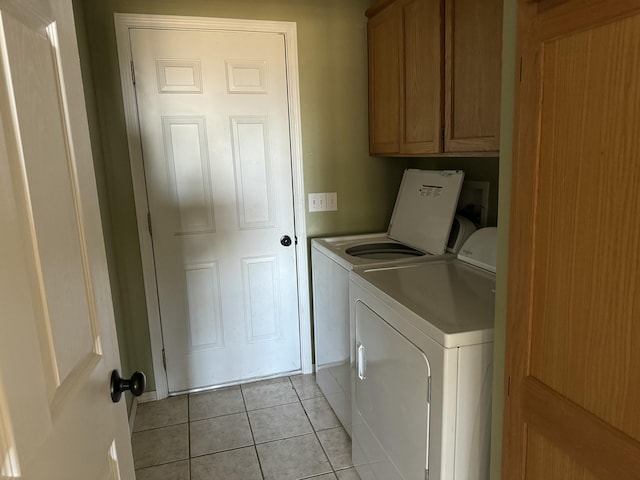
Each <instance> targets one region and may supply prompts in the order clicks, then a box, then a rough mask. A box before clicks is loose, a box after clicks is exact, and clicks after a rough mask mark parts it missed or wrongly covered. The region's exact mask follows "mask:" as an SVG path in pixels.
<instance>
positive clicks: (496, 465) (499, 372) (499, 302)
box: [491, 0, 517, 480]
mask: <svg viewBox="0 0 640 480" xmlns="http://www.w3.org/2000/svg"><path fill="white" fill-rule="evenodd" d="M503 19H504V23H503V30H502V98H501V112H500V118H501V129H500V194H499V198H498V272H497V276H496V278H497V281H496V320H495V332H494V344H493V348H494V351H493V362H494V364H493V415H492V429H491V430H492V431H491V480H500V478H501V472H500V464H501V461H502V414H503V410H504V365H505V360H504V359H505V357H504V352H505V325H506V318H507V312H506V310H507V267H508V263H509V262H508V258H509V209H510V202H511V157H512V155H511V152H512V150H513V118H514V95H515V72H516V55H515V53H516V27H517V2H515V1H514V0H504V10H503Z"/></svg>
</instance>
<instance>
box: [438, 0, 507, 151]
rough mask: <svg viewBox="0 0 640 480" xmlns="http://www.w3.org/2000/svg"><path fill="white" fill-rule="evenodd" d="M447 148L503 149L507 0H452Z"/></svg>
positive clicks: (448, 31)
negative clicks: (504, 12)
mask: <svg viewBox="0 0 640 480" xmlns="http://www.w3.org/2000/svg"><path fill="white" fill-rule="evenodd" d="M446 10H447V12H446V18H447V25H446V39H445V45H446V50H445V97H446V101H445V146H444V149H445V151H446V152H482V151H497V150H498V149H499V136H498V135H499V130H500V78H501V57H502V0H447V1H446Z"/></svg>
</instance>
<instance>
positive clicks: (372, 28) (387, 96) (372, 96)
mask: <svg viewBox="0 0 640 480" xmlns="http://www.w3.org/2000/svg"><path fill="white" fill-rule="evenodd" d="M400 28H401V25H400V16H399V14H398V9H397V8H396V5H395V4H394V5H390V6H388V7H387V8H385V9H384V10H382V11H381V12H379V13H378V14H376V15H375V16H374V17H372V18H370V19H369V23H368V25H367V32H368V45H369V151H370V153H371V154H372V155H375V154H383V155H384V154H397V153H399V151H400V103H399V99H400V79H401V63H400V61H401V47H400Z"/></svg>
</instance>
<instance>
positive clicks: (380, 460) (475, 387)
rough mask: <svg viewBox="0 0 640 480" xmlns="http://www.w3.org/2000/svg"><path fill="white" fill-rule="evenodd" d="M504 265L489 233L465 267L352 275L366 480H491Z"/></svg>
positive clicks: (479, 236)
mask: <svg viewBox="0 0 640 480" xmlns="http://www.w3.org/2000/svg"><path fill="white" fill-rule="evenodd" d="M463 252H464V253H463ZM495 259H496V229H495V228H484V229H480V230H478V231H477V232H476V233H474V234H473V235H472V236H471V237H470V238H469V240H467V242H465V244H464V245H463V247H462V250H461V253H460V254H458V258H457V259H440V260H436V261H433V262H422V263H413V264H411V263H408V264H402V265H390V266H376V267H364V268H357V269H354V270H353V271H352V272H351V275H350V286H349V288H350V292H349V295H350V301H349V303H350V309H351V323H352V325H353V330H352V342H351V343H352V344H353V345H354V347H353V350H352V365H353V369H354V374H353V375H352V378H353V382H352V409H353V412H352V453H353V461H354V465H355V467H356V469H357V471H358V473H359V475H360V477H361V478H362V480H424V479H425V478H429V479H430V480H486V479H488V478H489V447H490V430H491V428H490V427H491V389H492V378H493V375H492V369H493V323H494V296H495Z"/></svg>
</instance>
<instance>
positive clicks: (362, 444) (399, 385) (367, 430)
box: [352, 301, 431, 480]
mask: <svg viewBox="0 0 640 480" xmlns="http://www.w3.org/2000/svg"><path fill="white" fill-rule="evenodd" d="M355 331H356V375H355V387H354V399H353V419H352V420H353V427H352V428H353V435H352V440H353V462H354V465H355V466H356V469H357V471H358V473H359V475H360V477H361V478H362V480H424V478H425V470H427V469H428V468H429V464H428V451H429V443H428V442H429V413H430V412H429V408H430V406H429V397H428V395H429V378H430V373H431V372H430V368H429V361H428V360H427V358H426V357H425V355H424V353H423V352H422V351H421V350H419V349H418V348H417V347H416V346H415V345H414V344H413V343H411V342H410V341H409V340H408V339H407V338H405V337H404V336H403V335H402V334H401V333H399V332H398V331H397V330H395V329H394V328H393V327H391V326H390V325H389V324H388V323H386V322H385V321H384V320H383V319H382V318H381V317H380V316H378V315H377V314H376V313H375V312H374V311H373V310H371V309H370V308H369V307H368V306H367V305H365V304H364V303H362V302H361V301H358V302H357V303H356V305H355Z"/></svg>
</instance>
